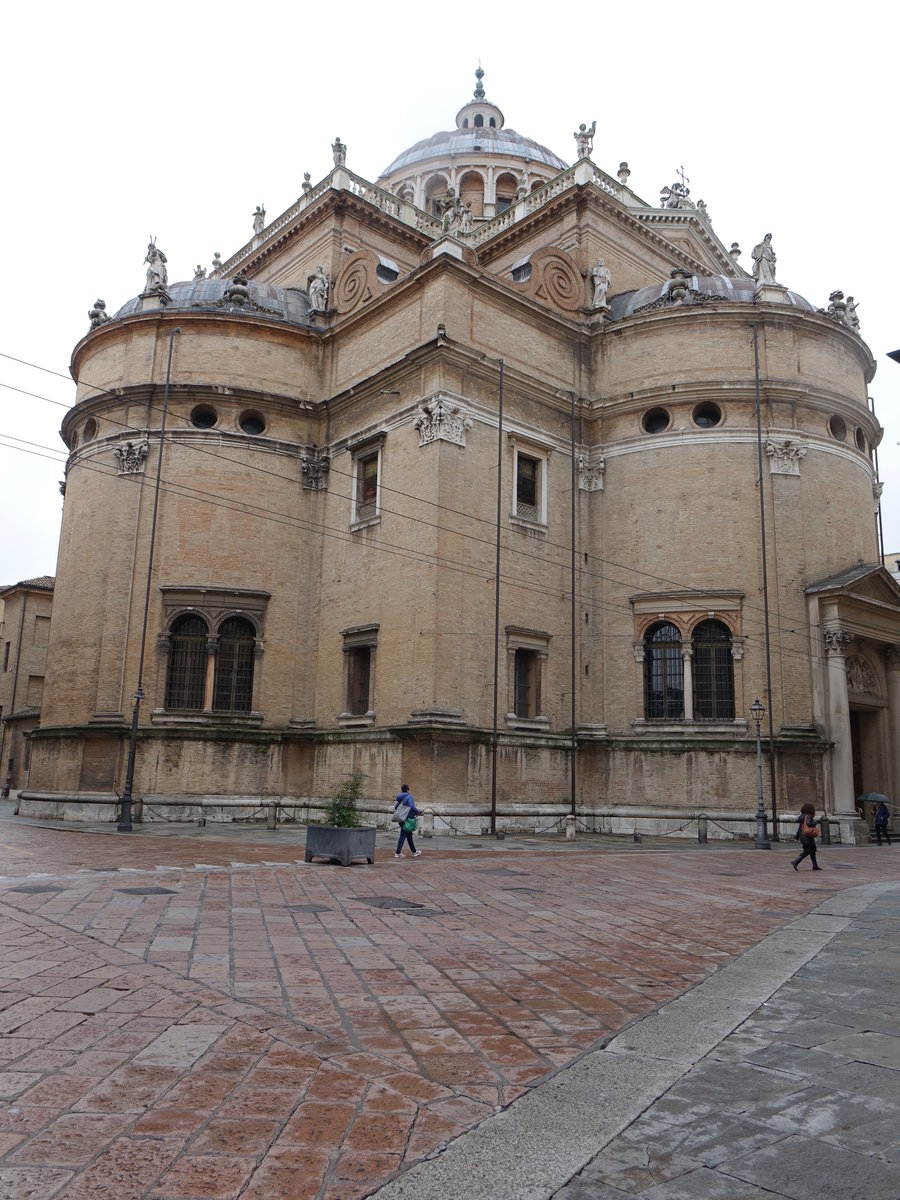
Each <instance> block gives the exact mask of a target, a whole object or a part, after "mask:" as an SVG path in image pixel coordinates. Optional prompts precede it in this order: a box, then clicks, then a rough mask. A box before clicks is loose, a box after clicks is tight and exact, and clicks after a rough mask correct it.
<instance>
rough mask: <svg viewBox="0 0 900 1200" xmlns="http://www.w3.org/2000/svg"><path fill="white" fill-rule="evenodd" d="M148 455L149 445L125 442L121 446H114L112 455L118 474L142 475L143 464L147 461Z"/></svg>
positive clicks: (146, 443)
mask: <svg viewBox="0 0 900 1200" xmlns="http://www.w3.org/2000/svg"><path fill="white" fill-rule="evenodd" d="M149 453H150V445H149V443H148V442H125V443H124V444H123V445H121V446H116V448H115V450H113V454H115V456H116V461H117V462H118V464H119V474H120V475H141V474H143V471H144V463H145V462H146V461H147V455H148V454H149Z"/></svg>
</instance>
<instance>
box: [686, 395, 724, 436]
mask: <svg viewBox="0 0 900 1200" xmlns="http://www.w3.org/2000/svg"><path fill="white" fill-rule="evenodd" d="M693 416H694V424H695V425H699V426H700V428H701V429H712V427H713V426H714V425H718V424H720V423H721V420H722V410H721V408H719V406H718V404H713V403H712V401H711V400H709V401H707V402H706V403H705V404H698V405H697V407H696V408H695V409H694V414H693Z"/></svg>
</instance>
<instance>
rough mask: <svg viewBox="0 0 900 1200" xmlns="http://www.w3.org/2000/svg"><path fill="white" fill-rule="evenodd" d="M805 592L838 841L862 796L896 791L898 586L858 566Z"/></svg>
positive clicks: (899, 779)
mask: <svg viewBox="0 0 900 1200" xmlns="http://www.w3.org/2000/svg"><path fill="white" fill-rule="evenodd" d="M806 594H807V597H808V599H809V615H810V629H811V635H812V639H813V647H812V649H813V657H812V667H813V711H814V720H815V723H816V725H817V726H819V727H820V728H821V729H822V731H823V733H824V735H825V737H826V739H827V740H828V741H829V742H831V749H830V752H829V754H828V755H827V756H826V760H825V772H826V778H825V796H826V804H827V809H828V811H829V812H830V813H832V814H833V815H834V816H835V817H836V818H838V819H839V820H840V822H841V826H842V838H843V836H844V828H843V826H844V824H845V822H846V823H847V825H848V832H849V826H850V823H852V822H853V821H854V820H855V819H856V818H857V815H858V813H857V797H858V795H859V794H861V793H862V792H864V791H877V792H884V793H885V794H887V795H892V796H896V795H897V794H898V792H900V588H898V586H897V584H896V583H895V581H894V580H893V579H892V578H891V576H890V574H889V572H888V571H887V570H885V569H884V568H883V567H881V566H872V565H862V566H858V567H854V568H852V569H851V570H849V571H844V572H842V573H841V574H839V575H835V576H832V577H831V578H830V579H825V580H822V581H820V582H819V583H816V584H813V585H811V586H810V587H808V588H807V589H806Z"/></svg>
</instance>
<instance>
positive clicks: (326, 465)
mask: <svg viewBox="0 0 900 1200" xmlns="http://www.w3.org/2000/svg"><path fill="white" fill-rule="evenodd" d="M330 467H331V458H330V457H329V456H328V455H327V454H326V453H325V451H324V450H321V449H319V448H318V447H317V446H313V447H312V449H311V450H310V451H308V452H307V453H306V454H304V455H303V457H302V458H301V459H300V470H301V471H302V472H303V486H304V487H305V488H308V489H309V490H310V491H312V492H320V491H323V490H324V488H325V485H326V482H327V480H326V478H325V476H326V475H327V474H328V471H329V469H330Z"/></svg>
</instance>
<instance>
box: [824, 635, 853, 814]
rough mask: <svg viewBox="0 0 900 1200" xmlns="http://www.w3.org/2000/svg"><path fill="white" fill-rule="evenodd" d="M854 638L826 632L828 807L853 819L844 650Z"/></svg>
mask: <svg viewBox="0 0 900 1200" xmlns="http://www.w3.org/2000/svg"><path fill="white" fill-rule="evenodd" d="M852 641H853V634H852V633H847V632H846V630H843V629H826V630H825V658H826V661H827V664H828V672H827V689H828V708H827V712H828V728H827V735H828V738H829V740H830V741H832V742H834V747H833V749H832V751H831V803H832V811H833V812H834V815H835V816H852V817H853V818H854V819H855V818H856V805H855V803H854V796H853V749H852V745H851V739H850V700H849V697H848V695H847V659H846V653H847V647H848V646H849V645H850V643H851V642H852Z"/></svg>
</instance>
